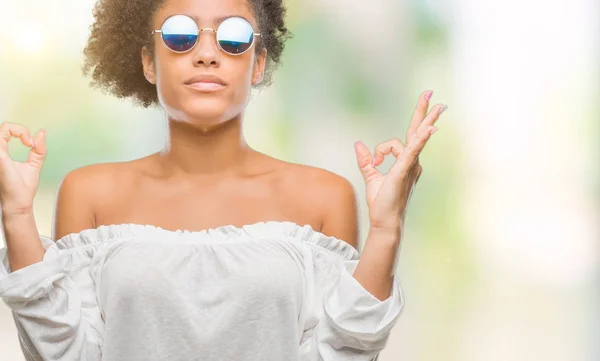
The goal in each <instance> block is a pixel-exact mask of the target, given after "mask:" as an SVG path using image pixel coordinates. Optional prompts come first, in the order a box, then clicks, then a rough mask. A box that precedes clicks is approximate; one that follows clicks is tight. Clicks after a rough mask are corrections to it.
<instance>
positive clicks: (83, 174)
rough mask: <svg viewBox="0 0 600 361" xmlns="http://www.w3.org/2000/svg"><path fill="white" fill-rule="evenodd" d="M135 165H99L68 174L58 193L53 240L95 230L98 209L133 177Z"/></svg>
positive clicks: (116, 163)
mask: <svg viewBox="0 0 600 361" xmlns="http://www.w3.org/2000/svg"><path fill="white" fill-rule="evenodd" d="M131 163H132V162H113V163H98V164H92V165H87V166H83V167H80V168H77V169H74V170H72V171H70V172H69V173H67V174H66V175H65V176H64V177H63V179H62V181H61V182H60V184H59V185H58V190H57V193H56V202H55V208H54V222H53V227H52V237H53V239H55V240H57V239H60V238H61V237H63V236H65V235H68V234H70V233H77V232H81V231H82V230H85V229H90V228H95V227H96V225H95V212H94V211H95V209H97V207H98V205H99V204H100V203H102V202H103V200H107V199H108V197H109V196H110V195H111V194H113V193H114V190H115V188H116V185H117V184H123V182H126V181H127V180H129V181H131V177H129V176H127V175H128V174H130V173H132V170H131V169H132V166H131Z"/></svg>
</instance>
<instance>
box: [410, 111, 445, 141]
mask: <svg viewBox="0 0 600 361" xmlns="http://www.w3.org/2000/svg"><path fill="white" fill-rule="evenodd" d="M447 108H448V106H447V105H443V104H436V105H435V106H434V107H433V108H432V109H431V111H430V112H429V113H427V116H426V117H425V119H423V121H422V122H421V124H419V127H418V128H417V131H416V134H418V135H420V136H423V137H424V136H426V134H427V132H429V131H431V127H432V126H433V125H434V124H435V122H437V120H438V119H439V117H440V114H442V113H443V112H444V110H446V109H447ZM433 128H434V129H435V130H437V127H433Z"/></svg>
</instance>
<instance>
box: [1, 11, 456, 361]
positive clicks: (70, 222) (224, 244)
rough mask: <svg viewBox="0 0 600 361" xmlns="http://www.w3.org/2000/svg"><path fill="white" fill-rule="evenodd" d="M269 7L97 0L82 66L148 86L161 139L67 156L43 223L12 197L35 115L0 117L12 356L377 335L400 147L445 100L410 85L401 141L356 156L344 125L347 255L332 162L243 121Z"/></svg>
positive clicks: (273, 25) (366, 340) (217, 350)
mask: <svg viewBox="0 0 600 361" xmlns="http://www.w3.org/2000/svg"><path fill="white" fill-rule="evenodd" d="M284 14H285V10H284V7H283V5H282V3H281V1H280V0H248V2H246V1H244V0H202V1H199V0H164V1H143V0H136V1H133V0H127V1H126V0H101V1H100V2H99V3H98V4H97V7H96V10H95V13H94V15H95V23H94V25H93V27H92V33H91V36H90V39H89V43H88V45H87V48H86V49H85V55H86V66H85V70H86V71H87V72H90V73H91V74H92V76H93V79H94V81H95V84H96V85H98V86H100V87H103V88H105V89H107V90H108V91H110V92H111V93H112V94H114V95H116V96H119V97H129V98H132V99H134V100H135V101H137V102H138V103H141V104H142V105H143V106H150V105H154V104H158V105H160V106H161V107H162V108H163V109H164V110H165V112H166V115H167V119H168V129H169V132H168V141H167V143H166V144H167V145H166V146H165V148H164V149H163V150H162V151H161V152H159V153H156V154H152V155H149V156H147V157H144V158H141V159H137V160H134V161H131V162H123V163H107V164H96V165H91V166H87V167H83V168H80V169H77V170H75V171H73V172H71V173H69V174H68V175H67V176H66V177H65V179H64V180H63V182H62V183H61V185H60V187H59V191H58V195H57V203H56V210H55V221H54V227H53V237H52V238H53V239H50V238H47V237H43V236H40V235H39V234H38V232H37V229H36V224H35V220H34V217H33V212H32V204H33V199H34V195H35V192H36V190H37V186H38V181H39V172H40V169H41V168H42V164H43V161H44V158H45V155H46V144H45V140H46V135H45V133H44V132H43V131H38V132H37V133H36V134H35V135H34V136H33V137H30V133H29V131H28V130H27V129H26V128H25V127H23V126H21V125H18V124H11V123H3V124H2V125H1V126H0V135H1V137H0V144H1V146H2V147H1V148H0V149H1V151H0V169H1V172H0V201H1V205H2V221H3V226H4V232H5V238H6V242H7V248H6V250H7V254H6V257H5V258H6V259H5V267H6V270H5V272H4V273H3V274H1V275H0V296H2V298H3V300H4V302H5V303H6V304H7V305H9V306H10V307H11V308H12V310H13V314H14V317H15V322H16V325H17V328H18V331H19V340H20V342H21V346H22V349H23V352H24V354H25V356H26V358H27V359H28V360H36V361H37V360H88V361H96V360H108V361H114V360H128V361H137V360H144V361H147V360H273V361H275V360H277V361H280V360H304V361H308V360H327V361H338V360H339V361H341V360H372V359H374V358H376V357H377V355H378V353H379V352H380V351H381V350H382V349H383V348H384V346H385V343H386V340H387V338H388V335H389V333H390V330H391V328H392V327H393V325H394V324H395V322H396V320H397V319H398V317H399V315H400V313H401V310H402V307H403V299H402V295H401V289H400V285H399V283H398V281H397V279H396V278H395V277H394V269H395V265H396V264H395V262H396V257H397V253H398V248H399V245H400V240H401V236H402V227H403V222H404V215H405V210H406V205H407V202H408V198H409V196H410V194H411V192H412V190H413V188H414V186H415V183H416V181H417V179H418V178H419V176H420V174H421V166H420V165H419V163H418V155H419V152H420V151H421V150H422V149H423V147H424V145H425V143H426V142H427V140H428V139H429V137H430V135H431V134H432V133H433V132H434V131H435V130H436V128H435V127H434V126H433V124H434V123H435V121H436V120H437V118H438V116H439V114H440V113H441V111H443V110H444V109H445V107H443V106H440V105H438V106H436V107H434V108H433V109H432V110H431V111H429V112H428V107H429V104H428V103H429V98H430V97H431V94H432V92H431V91H428V92H424V93H423V94H422V96H421V97H420V99H419V102H418V105H417V108H416V110H415V113H414V116H413V119H412V121H411V123H410V126H409V129H408V132H407V140H406V145H405V144H403V143H402V142H401V141H400V140H399V139H392V140H390V141H387V142H384V143H382V144H380V145H378V146H377V148H376V149H375V153H374V156H372V155H371V153H370V151H369V150H368V149H367V147H366V146H365V145H364V144H362V143H360V142H357V143H356V144H355V151H356V154H357V160H358V166H359V168H360V171H361V172H362V174H363V176H364V178H365V181H366V187H367V204H368V206H369V212H370V213H369V216H370V222H371V224H370V230H369V235H368V239H367V241H366V243H365V246H364V249H363V253H362V255H361V257H360V260H359V254H358V252H357V250H356V248H357V246H358V239H357V238H358V226H357V224H358V220H357V214H356V213H357V212H356V208H357V207H356V204H355V198H354V191H353V189H352V186H351V185H350V184H349V182H348V181H346V180H345V179H343V178H341V177H339V176H337V175H334V174H333V173H330V172H327V171H324V170H322V169H317V168H312V167H308V166H303V165H297V164H290V163H286V162H283V161H280V160H276V159H273V158H271V157H268V156H266V155H264V154H261V153H259V152H257V151H255V150H253V149H252V148H250V147H249V146H248V144H246V142H245V140H244V137H243V133H242V119H243V115H244V108H245V106H246V104H247V102H248V99H249V95H250V91H251V87H253V86H257V85H259V84H260V83H261V82H263V84H268V82H269V80H270V75H271V72H272V70H273V68H274V66H275V65H276V64H277V63H278V62H279V59H280V56H281V52H282V50H283V45H284V41H285V40H286V38H287V37H288V35H289V34H288V31H287V29H286V27H285V24H284ZM215 30H216V31H215ZM11 137H18V138H20V139H21V141H22V142H23V143H24V144H25V145H27V146H30V147H32V150H31V151H30V154H29V158H28V159H27V161H25V162H23V163H20V162H15V161H12V160H11V159H10V158H9V156H8V153H7V143H8V141H9V140H10V138H11ZM390 153H392V154H393V155H394V157H395V158H396V159H397V161H396V163H395V165H394V166H393V167H392V169H391V170H390V171H389V172H388V173H387V174H386V175H383V174H381V173H379V171H378V170H377V169H376V168H375V167H376V166H377V165H379V164H381V162H382V161H383V158H384V156H385V155H388V154H390ZM40 240H41V241H40ZM54 240H56V241H54Z"/></svg>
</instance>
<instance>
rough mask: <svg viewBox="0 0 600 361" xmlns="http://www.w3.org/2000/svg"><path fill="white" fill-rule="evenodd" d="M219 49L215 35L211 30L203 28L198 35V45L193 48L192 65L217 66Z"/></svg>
mask: <svg viewBox="0 0 600 361" xmlns="http://www.w3.org/2000/svg"><path fill="white" fill-rule="evenodd" d="M219 56H220V54H219V49H218V48H217V38H216V33H215V31H214V30H213V29H211V28H204V29H201V30H200V33H199V34H198V43H197V44H196V46H195V48H194V65H196V66H202V65H204V66H219V64H220V62H221V60H220V58H219Z"/></svg>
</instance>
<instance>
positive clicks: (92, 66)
mask: <svg viewBox="0 0 600 361" xmlns="http://www.w3.org/2000/svg"><path fill="white" fill-rule="evenodd" d="M166 1H167V0H99V1H98V2H97V3H96V5H95V7H94V11H93V15H94V18H95V21H94V23H93V24H92V25H91V26H90V30H91V33H90V36H89V38H88V42H87V45H86V47H85V49H84V50H83V55H84V57H85V61H84V64H83V68H82V70H83V73H84V75H90V74H91V77H92V81H91V85H92V86H93V87H96V88H100V89H101V90H103V91H106V92H108V93H110V94H112V95H114V96H116V97H118V98H132V99H133V101H134V102H135V103H137V104H139V105H141V106H143V107H144V108H147V107H149V106H151V105H156V104H158V96H157V93H156V86H155V85H154V84H151V83H149V82H148V81H147V80H146V78H145V77H144V73H143V67H142V59H141V50H142V48H143V47H144V46H146V47H147V48H148V49H149V50H150V54H151V55H152V56H154V46H153V44H154V43H153V41H152V38H151V36H149V34H150V33H151V31H152V30H151V28H152V19H153V16H154V14H155V12H156V11H158V10H159V9H160V8H161V6H163V5H164V4H165V3H166ZM247 1H248V3H247V5H249V6H250V8H251V10H252V11H253V13H254V16H255V17H256V19H257V21H258V27H259V32H260V33H261V34H262V35H261V37H260V38H257V39H260V40H259V41H257V44H256V48H255V51H257V52H259V51H262V49H263V48H266V49H267V64H266V66H265V74H264V79H263V81H262V82H261V83H260V84H258V85H256V86H255V87H266V86H269V85H270V84H271V81H272V75H273V71H274V70H275V69H276V68H277V66H278V65H279V64H280V62H281V54H282V53H283V49H284V44H285V41H286V40H287V39H289V38H290V37H292V34H291V32H290V31H289V30H288V29H287V27H286V25H285V14H286V8H285V6H284V5H283V3H282V1H283V0H247Z"/></svg>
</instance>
